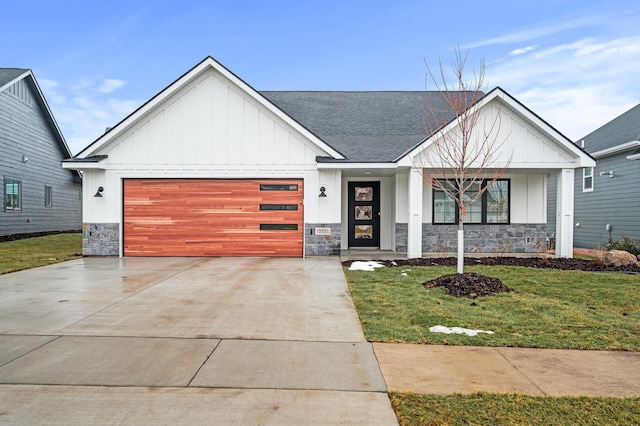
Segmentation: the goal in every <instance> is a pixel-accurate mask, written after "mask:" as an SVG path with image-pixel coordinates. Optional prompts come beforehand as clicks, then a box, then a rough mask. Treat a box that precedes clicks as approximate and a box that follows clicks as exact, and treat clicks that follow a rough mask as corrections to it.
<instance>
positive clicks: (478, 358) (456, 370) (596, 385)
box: [373, 343, 640, 397]
mask: <svg viewBox="0 0 640 426" xmlns="http://www.w3.org/2000/svg"><path fill="white" fill-rule="evenodd" d="M373 346H374V350H375V353H376V356H377V358H378V362H379V363H380V368H381V369H382V374H383V376H384V379H385V381H386V384H387V387H388V389H389V391H394V392H409V391H411V392H415V393H426V394H451V393H473V392H478V391H486V392H498V393H513V392H517V393H523V394H527V395H538V396H563V395H574V396H577V395H584V396H619V397H627V396H640V353H638V352H617V351H578V350H556V349H522V348H493V347H475V346H439V345H410V344H395V343H374V345H373Z"/></svg>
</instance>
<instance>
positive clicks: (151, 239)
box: [124, 179, 304, 257]
mask: <svg viewBox="0 0 640 426" xmlns="http://www.w3.org/2000/svg"><path fill="white" fill-rule="evenodd" d="M302 189H303V188H302V180H274V179H261V180H255V179H252V180H249V179H228V180H227V179H216V180H212V179H126V180H125V181H124V255H125V256H293V257H301V256H302V241H303V228H304V226H303V212H302Z"/></svg>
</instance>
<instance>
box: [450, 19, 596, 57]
mask: <svg viewBox="0 0 640 426" xmlns="http://www.w3.org/2000/svg"><path fill="white" fill-rule="evenodd" d="M600 19H601V18H600V17H592V16H585V17H580V18H576V19H572V20H565V21H562V22H557V23H546V24H544V25H540V26H537V27H532V28H528V29H525V30H520V31H515V32H512V33H509V34H504V35H501V36H497V37H492V38H488V39H485V40H480V41H476V42H472V43H468V44H465V45H464V46H462V49H463V50H467V49H473V48H477V47H484V46H491V45H495V44H512V43H522V42H526V41H530V40H536V39H540V38H542V37H545V36H549V35H552V34H556V33H559V32H562V31H567V30H571V29H575V28H580V27H584V26H587V25H592V24H594V23H596V22H597V21H599V20H600Z"/></svg>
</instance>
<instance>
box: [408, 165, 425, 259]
mask: <svg viewBox="0 0 640 426" xmlns="http://www.w3.org/2000/svg"><path fill="white" fill-rule="evenodd" d="M422 185H423V181H422V173H420V170H419V169H417V168H416V167H412V168H411V171H410V172H409V188H408V195H409V222H408V224H407V234H408V235H407V258H408V259H414V258H420V257H422Z"/></svg>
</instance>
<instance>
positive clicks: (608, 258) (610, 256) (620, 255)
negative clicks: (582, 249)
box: [603, 250, 638, 266]
mask: <svg viewBox="0 0 640 426" xmlns="http://www.w3.org/2000/svg"><path fill="white" fill-rule="evenodd" d="M603 260H604V263H606V264H607V265H613V266H628V265H637V264H638V259H637V258H636V257H635V256H634V255H632V254H631V253H629V252H627V251H624V250H611V251H609V252H607V254H606V255H605V256H604V259H603Z"/></svg>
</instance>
